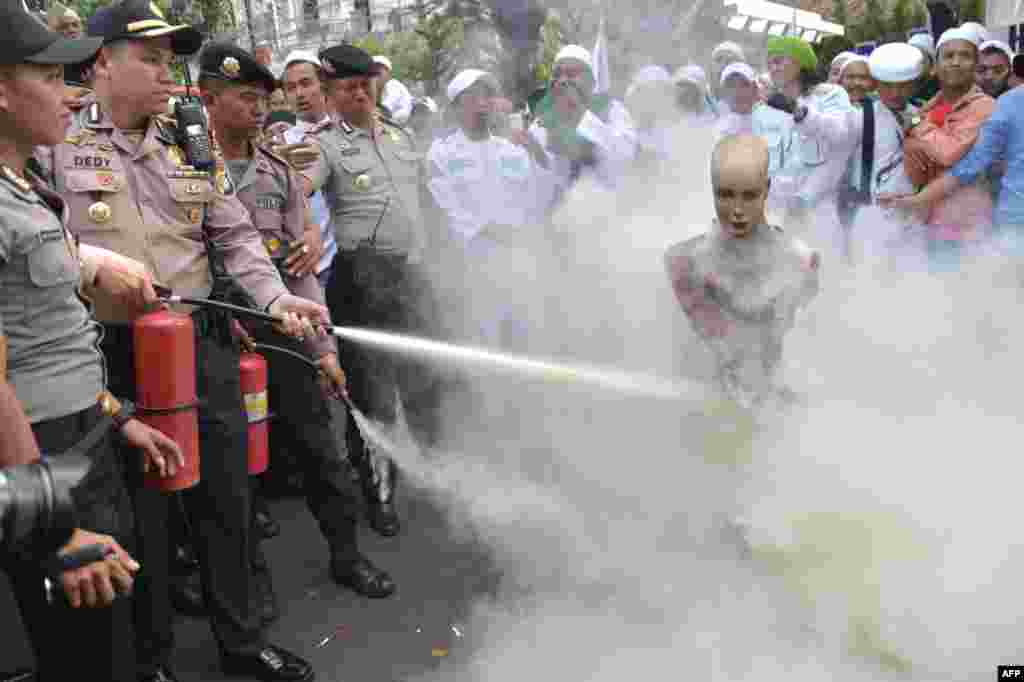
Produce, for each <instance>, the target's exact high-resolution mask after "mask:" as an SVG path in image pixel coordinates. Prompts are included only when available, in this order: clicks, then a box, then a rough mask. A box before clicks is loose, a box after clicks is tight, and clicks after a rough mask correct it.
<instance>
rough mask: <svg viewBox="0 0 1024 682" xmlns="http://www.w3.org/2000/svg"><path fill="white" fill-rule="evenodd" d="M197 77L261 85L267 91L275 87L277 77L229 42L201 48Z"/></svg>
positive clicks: (271, 90)
mask: <svg viewBox="0 0 1024 682" xmlns="http://www.w3.org/2000/svg"><path fill="white" fill-rule="evenodd" d="M199 77H200V78H216V79H218V80H222V81H227V82H229V83H237V84H239V85H262V86H263V88H264V89H265V90H266V91H267V92H268V93H270V92H273V91H274V90H275V89H276V88H277V79H276V78H274V74H272V73H270V70H269V69H268V68H267V67H265V66H263V65H262V64H260V63H259V62H258V61H256V58H255V57H254V56H252V55H251V54H249V53H248V52H246V51H245V50H243V49H242V48H240V47H237V46H235V45H232V44H231V43H211V44H209V45H207V46H206V47H204V48H203V52H202V54H200V55H199Z"/></svg>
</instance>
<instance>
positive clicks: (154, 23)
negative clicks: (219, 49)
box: [85, 0, 203, 54]
mask: <svg viewBox="0 0 1024 682" xmlns="http://www.w3.org/2000/svg"><path fill="white" fill-rule="evenodd" d="M85 32H86V33H87V34H89V35H90V36H96V37H97V38H103V44H104V45H109V44H110V43H113V42H115V41H118V40H126V39H131V38H159V37H160V36H168V35H169V36H170V37H171V49H172V50H174V53H175V54H193V53H195V52H196V50H198V49H199V48H200V47H201V46H202V44H203V34H202V33H200V32H199V31H198V30H197V29H195V28H193V27H192V26H188V25H185V24H180V25H175V26H172V25H171V24H169V23H167V19H166V18H165V17H164V14H163V12H162V11H161V10H160V8H159V7H158V6H157V4H156V3H155V2H152V1H151V0H121V2H119V3H117V4H114V5H109V6H107V7H101V8H100V9H98V10H96V13H95V14H93V15H92V16H91V17H89V21H88V22H87V23H86V25H85Z"/></svg>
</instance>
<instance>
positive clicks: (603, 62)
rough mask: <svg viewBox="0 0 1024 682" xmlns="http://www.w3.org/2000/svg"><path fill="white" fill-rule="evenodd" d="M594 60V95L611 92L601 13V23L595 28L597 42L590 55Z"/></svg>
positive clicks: (606, 37) (602, 14)
mask: <svg viewBox="0 0 1024 682" xmlns="http://www.w3.org/2000/svg"><path fill="white" fill-rule="evenodd" d="M592 55H593V59H594V93H595V94H599V95H600V94H604V93H608V92H611V89H612V74H611V71H609V70H608V36H606V35H605V32H604V12H601V23H600V24H599V25H598V27H597V41H596V42H595V43H594V51H593V53H592Z"/></svg>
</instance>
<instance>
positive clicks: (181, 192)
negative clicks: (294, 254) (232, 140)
mask: <svg viewBox="0 0 1024 682" xmlns="http://www.w3.org/2000/svg"><path fill="white" fill-rule="evenodd" d="M140 139H141V141H140ZM37 159H38V160H39V162H40V164H41V165H42V166H43V168H44V172H45V173H46V175H47V176H48V177H47V180H48V181H49V182H50V184H51V186H52V187H53V188H54V190H55V191H56V192H57V193H58V194H60V195H61V197H62V198H63V199H64V201H65V202H66V203H67V205H68V209H69V211H70V222H69V227H70V229H71V231H72V233H74V234H75V235H76V236H77V237H79V238H80V239H81V240H82V242H83V243H86V244H92V245H94V246H99V247H102V248H105V249H110V250H111V251H114V252H116V253H119V254H121V255H123V256H127V257H129V258H134V259H135V260H137V261H139V262H141V263H143V264H145V266H146V268H147V270H148V271H149V272H150V274H151V275H152V276H153V278H154V280H155V281H157V282H159V283H161V284H164V285H166V286H168V287H170V288H171V289H173V290H174V293H175V294H177V295H180V296H189V297H199V298H204V297H206V296H207V295H208V294H209V293H210V290H211V288H212V278H211V275H210V269H209V264H208V262H207V258H206V246H205V245H204V243H203V239H202V226H203V220H204V219H205V220H206V228H207V230H208V231H209V233H210V235H211V237H212V238H213V239H214V241H215V242H216V244H217V245H218V246H219V247H220V249H221V251H222V253H223V256H224V261H225V265H226V266H227V269H228V272H229V273H231V274H232V275H234V276H235V277H236V278H237V280H238V282H239V284H240V285H241V286H242V288H243V289H245V290H246V291H247V292H248V293H249V295H250V296H252V297H253V299H254V300H255V301H256V303H257V304H258V305H259V306H261V307H264V308H265V307H266V306H268V305H269V304H270V303H271V302H272V301H273V300H274V299H275V298H277V297H278V296H280V295H281V294H284V293H286V291H287V290H286V288H285V286H284V284H283V283H282V282H281V278H280V276H279V275H278V272H277V269H276V268H275V267H274V266H273V264H272V263H271V262H270V259H269V258H268V257H267V253H266V250H265V249H264V247H263V244H262V242H261V240H260V239H259V235H258V234H257V232H256V230H255V229H254V228H253V225H252V222H251V220H250V218H249V214H248V212H247V211H246V210H245V207H244V206H242V204H241V202H240V201H239V200H238V199H237V198H236V197H234V196H233V194H234V193H233V187H232V184H231V181H230V179H229V178H228V177H227V176H226V174H225V173H224V171H223V170H218V172H217V173H215V174H214V175H213V176H211V175H210V174H208V173H203V172H199V171H195V170H193V169H191V167H189V166H187V165H186V161H185V156H184V153H183V152H182V150H181V148H180V147H178V146H177V145H176V144H175V142H174V134H173V123H171V122H169V121H168V120H167V119H164V118H160V117H156V118H153V119H151V120H150V123H149V127H148V128H147V130H146V131H145V132H144V133H141V131H140V134H139V135H138V136H136V137H133V136H132V135H130V134H129V133H126V132H125V131H122V130H120V129H118V128H117V127H115V126H114V123H113V121H111V120H110V118H109V115H108V114H107V113H106V112H104V111H103V109H102V107H101V106H100V105H99V103H98V102H96V101H95V100H93V101H91V102H90V103H89V104H88V105H87V106H86V107H84V108H83V109H82V111H81V112H79V115H78V117H77V120H76V121H75V122H74V123H73V124H72V126H71V128H70V129H69V131H68V133H67V136H66V137H65V139H64V142H63V143H61V144H59V145H57V146H55V147H53V148H51V149H49V150H45V151H42V152H40V153H38V154H37ZM96 317H97V318H98V319H100V320H102V321H105V322H108V321H112V322H119V321H124V320H123V319H121V318H119V317H118V315H117V314H116V312H115V311H112V310H105V309H103V308H102V307H97V309H96Z"/></svg>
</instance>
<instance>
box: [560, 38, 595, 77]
mask: <svg viewBox="0 0 1024 682" xmlns="http://www.w3.org/2000/svg"><path fill="white" fill-rule="evenodd" d="M563 59H575V60H577V61H581V62H583V63H584V64H586V65H587V68H588V69H590V71H591V72H593V71H594V58H593V57H592V56H591V55H590V50H588V49H587V48H585V47H580V46H579V45H566V46H565V47H563V48H562V49H561V50H559V52H558V54H557V55H555V62H554V63H555V64H557V63H558V62H560V61H562V60H563Z"/></svg>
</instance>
